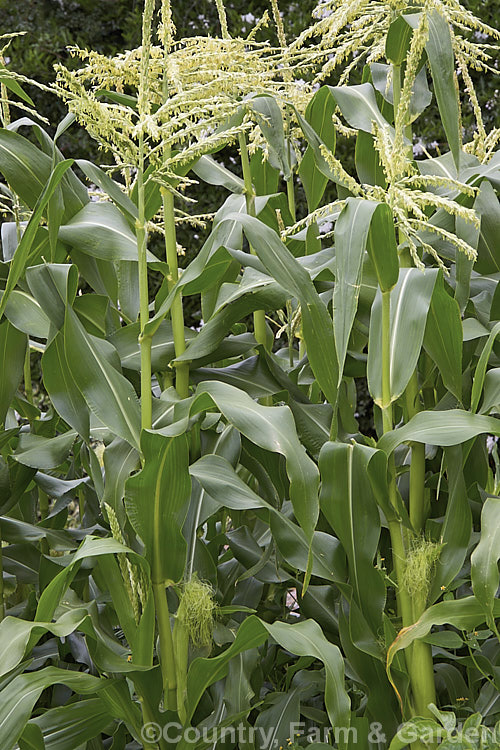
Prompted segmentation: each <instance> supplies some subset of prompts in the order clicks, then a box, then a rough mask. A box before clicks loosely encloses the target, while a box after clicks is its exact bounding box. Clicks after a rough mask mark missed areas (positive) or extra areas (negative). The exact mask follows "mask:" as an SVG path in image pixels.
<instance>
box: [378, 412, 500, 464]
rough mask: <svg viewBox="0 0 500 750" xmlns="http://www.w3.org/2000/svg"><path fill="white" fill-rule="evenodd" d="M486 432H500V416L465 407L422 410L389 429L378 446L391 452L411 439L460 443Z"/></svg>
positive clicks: (415, 440) (440, 442) (443, 444)
mask: <svg viewBox="0 0 500 750" xmlns="http://www.w3.org/2000/svg"><path fill="white" fill-rule="evenodd" d="M482 433H490V434H492V435H500V419H495V417H485V416H482V415H480V414H471V413H470V412H468V411H464V410H462V409H450V410H449V411H421V412H420V413H419V414H416V415H415V416H414V417H412V419H410V421H409V422H407V424H405V425H403V427H399V428H398V429H397V430H391V432H386V434H385V435H383V436H382V437H381V438H380V440H379V441H378V447H379V448H380V449H381V450H383V451H385V452H386V453H387V454H390V453H392V451H393V450H394V449H395V448H397V446H398V445H401V443H406V442H408V441H413V442H416V443H430V445H442V446H448V445H459V444H460V443H465V442H467V440H470V439H471V438H474V437H477V435H481V434H482Z"/></svg>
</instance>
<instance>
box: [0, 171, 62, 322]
mask: <svg viewBox="0 0 500 750" xmlns="http://www.w3.org/2000/svg"><path fill="white" fill-rule="evenodd" d="M72 164H73V159H66V161H62V162H60V163H59V164H57V166H56V167H55V168H54V170H53V171H52V173H51V175H50V178H49V181H48V182H47V184H46V186H45V187H44V189H43V191H42V193H41V195H40V197H39V198H38V200H37V202H36V206H35V209H34V211H33V214H32V215H31V218H30V220H29V222H28V226H27V227H26V229H25V230H24V234H23V236H22V237H21V241H20V243H19V245H18V247H17V250H16V252H15V254H14V257H13V259H12V261H11V264H10V270H9V276H8V278H7V283H6V285H5V290H4V292H3V295H2V299H1V300H0V318H1V317H2V315H3V314H4V313H5V307H6V305H7V300H8V299H9V295H10V293H11V291H12V290H13V289H14V287H15V286H16V284H17V282H18V281H19V279H20V278H21V276H22V275H23V273H24V270H25V268H26V263H27V261H28V258H29V254H30V250H31V246H32V243H33V240H34V239H35V235H36V233H37V230H38V226H39V224H40V220H41V218H42V216H43V212H44V210H45V208H46V206H47V204H48V202H49V201H50V199H51V198H52V196H53V195H54V193H55V191H56V190H57V187H58V185H59V184H60V182H61V180H62V178H63V177H64V174H65V172H67V170H68V169H69V168H70V167H71V165H72Z"/></svg>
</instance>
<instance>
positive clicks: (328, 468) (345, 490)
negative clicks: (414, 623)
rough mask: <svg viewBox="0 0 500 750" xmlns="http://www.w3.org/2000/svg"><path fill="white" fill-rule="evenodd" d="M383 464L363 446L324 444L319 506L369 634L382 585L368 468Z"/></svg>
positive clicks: (377, 623)
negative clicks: (343, 556)
mask: <svg viewBox="0 0 500 750" xmlns="http://www.w3.org/2000/svg"><path fill="white" fill-rule="evenodd" d="M372 459H375V460H382V462H383V464H384V465H385V461H384V460H383V457H382V454H381V453H380V451H376V450H373V449H372V448H368V447H365V446H362V445H357V444H354V445H348V444H345V443H333V442H328V443H325V445H324V446H323V448H322V450H321V453H320V458H319V468H320V472H321V495H320V504H321V510H322V511H323V513H324V515H325V516H326V519H327V520H328V523H329V524H330V526H331V527H332V529H333V530H334V532H335V533H336V535H337V536H338V538H339V539H340V542H341V544H342V546H343V547H344V550H345V552H346V554H347V559H348V561H349V581H350V583H351V585H352V587H353V591H354V596H355V598H356V600H357V603H358V605H359V607H360V609H361V611H362V612H363V613H364V615H365V617H366V619H367V621H368V622H369V624H370V625H371V627H372V629H373V632H374V633H377V631H378V630H379V629H380V627H381V622H382V612H383V609H384V605H385V583H384V581H383V578H382V576H381V575H380V573H379V572H378V571H377V570H376V569H375V567H374V558H375V555H376V553H377V548H378V542H379V537H380V514H379V509H378V506H377V503H376V500H375V498H374V495H373V491H372V487H371V483H370V479H369V473H368V465H369V463H370V462H371V461H372Z"/></svg>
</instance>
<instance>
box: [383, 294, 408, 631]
mask: <svg viewBox="0 0 500 750" xmlns="http://www.w3.org/2000/svg"><path fill="white" fill-rule="evenodd" d="M382 424H383V431H384V433H385V432H389V431H390V430H392V427H393V423H392V403H391V293H390V292H382ZM389 473H390V484H389V494H390V501H391V505H392V506H393V507H394V509H396V506H397V503H396V497H397V487H396V469H395V466H394V456H393V455H392V454H391V457H390V458H389ZM387 520H388V525H389V533H390V535H391V546H392V556H393V564H394V570H395V573H396V578H397V581H396V583H397V590H396V597H397V602H398V610H399V614H400V616H401V618H402V621H403V627H407V626H408V625H411V622H412V610H411V601H410V597H409V596H408V593H407V591H405V589H404V588H403V586H402V585H401V581H402V579H403V571H404V564H405V558H406V551H405V544H404V536H403V527H402V525H401V523H400V522H399V521H397V520H396V519H395V518H394V519H387Z"/></svg>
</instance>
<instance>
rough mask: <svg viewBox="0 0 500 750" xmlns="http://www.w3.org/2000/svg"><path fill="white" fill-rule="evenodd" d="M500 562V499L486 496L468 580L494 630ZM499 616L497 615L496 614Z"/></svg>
mask: <svg viewBox="0 0 500 750" xmlns="http://www.w3.org/2000/svg"><path fill="white" fill-rule="evenodd" d="M498 560H500V498H498V497H488V498H487V499H486V500H485V502H484V505H483V510H482V512H481V539H480V540H479V544H478V545H477V547H476V548H475V550H474V552H473V553H472V556H471V579H472V589H473V591H474V596H475V597H476V599H477V601H478V602H479V603H480V605H481V606H482V608H483V610H484V612H485V613H486V615H487V618H488V625H489V626H490V627H491V628H492V629H493V630H496V625H495V615H494V608H495V597H496V596H497V593H498V585H499V573H498ZM497 616H498V615H497Z"/></svg>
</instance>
